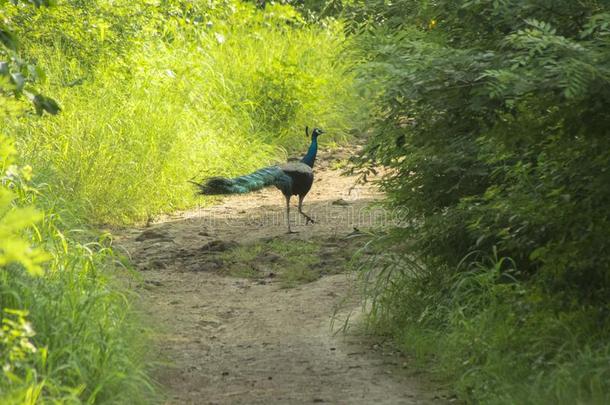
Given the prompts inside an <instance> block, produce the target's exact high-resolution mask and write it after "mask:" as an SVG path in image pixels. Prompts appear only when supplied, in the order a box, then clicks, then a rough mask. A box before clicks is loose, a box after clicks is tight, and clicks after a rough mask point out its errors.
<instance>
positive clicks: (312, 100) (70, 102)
mask: <svg viewBox="0 0 610 405" xmlns="http://www.w3.org/2000/svg"><path fill="white" fill-rule="evenodd" d="M289 10H291V9H290V8H289V7H279V6H277V7H274V8H269V9H268V11H267V12H266V13H265V14H263V13H262V12H260V11H255V9H254V7H252V6H250V5H241V4H239V5H237V6H236V12H235V13H233V14H231V15H230V17H229V18H227V19H225V20H222V19H220V18H219V19H213V18H212V22H213V23H214V28H213V30H211V31H210V30H206V29H203V28H200V29H198V30H196V29H194V28H190V27H179V26H171V25H169V26H168V27H165V30H166V32H164V35H165V37H168V36H171V41H167V40H166V39H164V38H163V37H159V36H156V35H154V34H155V33H154V32H152V33H149V34H148V36H146V35H144V37H143V38H141V39H134V40H133V43H132V45H131V47H130V48H131V50H130V51H129V52H128V54H127V55H125V56H123V57H122V58H118V59H117V58H112V59H109V60H102V61H100V62H99V63H98V64H97V65H95V68H94V71H93V72H92V74H91V79H88V80H85V82H84V84H82V85H80V86H76V87H64V86H61V85H59V83H61V81H59V80H58V78H60V77H61V78H64V79H62V81H66V80H67V79H68V78H74V77H79V76H81V75H83V70H84V67H83V66H82V65H81V64H79V63H78V62H77V61H74V60H68V59H67V57H66V56H64V54H62V52H60V50H61V44H60V43H56V44H54V45H53V47H52V50H49V49H47V48H46V47H45V48H33V49H31V50H30V52H31V53H32V54H33V55H35V56H37V57H38V58H39V59H40V60H45V69H46V71H47V76H48V77H49V78H50V79H49V80H48V81H47V82H46V88H45V89H44V91H45V92H46V93H48V94H53V96H54V97H55V98H56V99H57V100H58V101H59V102H60V104H61V106H62V107H63V111H62V113H61V114H59V115H58V116H56V117H47V118H46V119H44V120H9V121H8V122H6V123H5V125H6V127H7V131H10V132H11V133H13V134H15V137H16V138H17V140H18V142H19V149H20V151H21V155H22V159H23V161H25V162H28V163H29V164H31V165H32V166H33V167H34V172H35V173H36V180H37V182H40V183H46V184H48V185H49V187H50V188H51V191H50V193H51V194H52V195H53V196H55V197H56V198H57V199H58V200H59V201H60V204H61V205H62V206H63V207H66V208H69V209H70V210H72V211H73V212H75V213H76V214H75V215H76V216H77V217H80V218H86V219H87V221H89V222H93V223H114V224H116V223H129V222H133V221H140V220H143V219H146V218H147V217H150V216H154V215H155V214H157V213H161V212H167V211H172V210H176V209H182V208H187V207H191V206H193V205H194V204H197V203H198V202H200V201H201V200H200V199H197V198H195V197H194V195H193V188H192V186H191V185H190V184H189V183H188V182H187V180H189V179H191V178H196V179H201V178H203V177H206V176H211V175H235V174H238V173H245V172H248V171H250V170H253V169H255V168H257V167H260V166H262V165H266V164H269V163H272V162H274V161H281V160H285V159H286V157H287V156H288V155H293V154H300V153H302V151H303V150H305V149H306V148H307V144H308V140H307V138H306V137H305V134H304V127H305V125H309V126H310V127H312V126H320V127H323V128H325V129H326V130H327V133H328V136H326V135H325V138H324V139H321V142H322V144H325V143H327V142H333V141H334V140H338V139H345V137H346V133H347V132H346V131H347V129H349V128H350V127H351V125H350V124H349V123H348V122H347V121H346V113H347V111H348V110H350V109H353V108H356V105H357V104H356V103H355V101H354V97H353V96H352V94H350V92H351V87H352V77H351V76H350V74H347V73H346V67H345V66H344V65H342V64H341V63H338V62H337V55H338V53H339V51H340V49H341V47H342V42H343V41H344V38H343V35H342V33H341V29H342V27H341V25H340V24H338V23H333V24H331V25H330V26H329V27H327V28H323V27H319V26H315V25H311V26H309V25H302V24H300V25H296V26H290V25H286V24H279V23H277V24H276V23H275V22H274V18H277V19H278V21H281V18H282V16H283V15H285V14H289V15H292V14H290V11H289ZM269 23H271V25H269ZM217 33H218V34H222V35H223V37H224V42H223V43H219V42H218V40H217V37H216V34H217ZM53 49H54V50H53Z"/></svg>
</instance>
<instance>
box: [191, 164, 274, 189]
mask: <svg viewBox="0 0 610 405" xmlns="http://www.w3.org/2000/svg"><path fill="white" fill-rule="evenodd" d="M282 175H283V172H282V169H280V168H279V167H278V166H269V167H265V168H262V169H259V170H257V171H255V172H254V173H250V174H247V175H245V176H239V177H233V178H227V177H212V178H209V179H207V180H206V181H205V182H204V183H201V184H200V183H195V184H196V185H197V186H198V187H199V194H205V195H216V194H243V193H248V192H250V191H255V190H260V189H261V188H263V187H267V186H271V185H274V184H277V182H278V179H279V178H280V177H281V176H282Z"/></svg>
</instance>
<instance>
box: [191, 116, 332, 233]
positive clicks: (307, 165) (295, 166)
mask: <svg viewBox="0 0 610 405" xmlns="http://www.w3.org/2000/svg"><path fill="white" fill-rule="evenodd" d="M305 132H306V133H307V134H308V131H307V128H306V129H305ZM323 133H324V131H322V130H320V129H318V128H314V130H313V132H312V133H311V145H310V146H309V150H308V151H307V154H306V155H305V156H304V157H303V158H302V159H301V160H300V161H299V162H291V163H285V164H282V165H274V166H269V167H264V168H262V169H259V170H257V171H255V172H253V173H250V174H247V175H245V176H239V177H234V178H226V177H212V178H210V179H208V180H206V181H205V182H204V183H202V184H198V183H196V184H197V185H198V186H199V192H200V194H205V195H217V194H243V193H249V192H250V191H255V190H260V189H261V188H263V187H268V186H276V187H277V188H278V189H279V190H280V191H281V192H282V194H284V197H285V198H286V218H287V221H288V232H289V233H292V229H291V228H290V198H291V197H292V196H293V195H297V196H299V213H300V214H301V215H303V216H304V217H305V219H306V224H308V223H310V222H311V223H313V222H314V220H313V219H312V218H311V217H310V216H309V215H307V214H305V213H304V212H303V209H302V206H303V199H304V198H305V196H306V195H307V193H309V190H310V189H311V185H312V184H313V165H314V163H315V161H316V155H317V152H318V136H319V135H320V134H323ZM308 135H309V134H308Z"/></svg>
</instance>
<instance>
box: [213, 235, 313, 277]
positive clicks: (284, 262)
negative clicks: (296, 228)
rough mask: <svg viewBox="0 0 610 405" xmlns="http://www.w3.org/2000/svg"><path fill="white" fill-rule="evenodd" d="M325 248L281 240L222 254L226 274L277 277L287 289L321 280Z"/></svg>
mask: <svg viewBox="0 0 610 405" xmlns="http://www.w3.org/2000/svg"><path fill="white" fill-rule="evenodd" d="M320 249H321V245H320V244H318V243H316V242H312V241H298V242H295V241H292V240H288V241H283V240H279V239H275V240H271V241H268V242H262V243H255V244H251V245H244V246H238V247H236V248H234V249H232V250H229V251H227V252H224V253H222V254H221V256H220V258H221V260H222V261H223V264H224V267H223V272H226V273H228V274H230V275H232V276H235V277H245V278H253V279H264V278H276V277H277V279H278V280H279V282H280V285H281V286H282V287H284V288H293V287H296V286H298V285H300V284H303V283H309V282H312V281H315V280H317V279H318V278H320V276H321V275H322V271H323V269H322V268H321V267H320V266H319V265H320V256H319V253H320Z"/></svg>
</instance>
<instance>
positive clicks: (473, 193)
mask: <svg viewBox="0 0 610 405" xmlns="http://www.w3.org/2000/svg"><path fill="white" fill-rule="evenodd" d="M346 12H347V13H351V14H350V15H351V16H352V21H354V23H353V24H352V25H351V26H350V30H351V32H353V33H354V38H355V40H354V44H355V46H354V47H353V48H352V57H353V58H356V59H357V60H360V61H362V63H361V65H360V66H359V67H358V71H359V76H360V80H359V81H360V82H362V83H366V85H365V86H363V91H366V92H367V93H368V94H371V95H372V96H373V97H374V98H375V103H376V106H377V107H376V109H375V110H374V111H373V113H372V115H371V119H370V127H371V131H372V134H373V135H372V137H371V139H370V140H369V142H368V145H367V147H366V150H365V151H364V152H363V154H362V156H361V157H360V167H361V168H362V170H364V171H366V170H367V169H368V168H369V167H371V166H373V167H374V166H375V165H383V166H385V167H388V168H389V169H390V170H387V171H386V176H385V177H384V178H383V180H382V182H381V184H382V187H383V189H384V191H386V192H387V193H388V196H389V201H388V202H389V204H390V205H392V206H396V207H401V208H403V209H405V208H406V209H407V210H408V212H409V213H410V214H411V216H412V223H411V225H410V226H409V227H406V228H403V229H400V230H396V231H395V234H396V235H394V236H395V237H394V238H391V240H392V241H394V242H388V243H390V244H395V243H396V242H395V241H396V240H399V241H400V240H408V241H409V243H406V244H405V243H402V244H401V243H399V245H398V249H399V250H400V249H402V250H403V254H405V255H408V257H416V259H417V262H418V264H419V266H418V267H417V270H413V271H404V270H400V267H401V266H400V265H397V270H396V271H394V272H393V275H392V277H391V279H392V280H393V283H396V284H397V285H400V286H402V288H400V289H395V288H393V287H391V286H389V287H388V290H384V288H380V289H375V290H374V291H375V292H376V294H377V295H376V297H377V299H378V301H377V302H378V306H377V309H376V311H375V312H373V314H372V315H373V317H374V319H376V320H377V321H378V323H377V325H378V326H380V327H383V329H388V328H389V329H390V330H391V331H392V333H394V334H396V335H397V336H403V335H405V336H406V335H410V336H411V337H413V336H416V335H418V334H419V335H418V336H419V338H413V340H414V341H418V340H421V341H422V342H430V341H431V340H430V339H426V338H424V337H423V336H426V335H427V334H428V333H434V334H438V336H442V338H440V339H439V341H440V342H442V344H450V347H449V348H447V349H445V350H441V352H442V353H444V354H446V355H448V356H453V360H454V361H449V362H445V365H446V366H445V367H443V368H444V369H445V372H447V373H449V374H451V375H452V376H453V378H455V379H457V380H459V381H467V382H465V383H464V384H463V385H460V387H461V392H462V394H463V395H464V396H465V397H466V398H469V399H471V400H475V399H478V400H484V401H489V402H494V401H498V402H506V403H511V402H512V403H514V402H518V403H521V401H525V402H533V403H536V402H537V400H539V402H545V401H551V400H552V399H553V400H557V401H559V402H565V403H570V402H571V401H575V400H576V401H585V402H594V403H597V402H599V403H602V402H603V400H604V399H607V396H608V395H609V394H608V390H609V387H608V386H607V385H606V384H605V383H603V381H604V380H603V378H602V379H600V378H599V376H600V375H604V376H606V375H607V374H608V370H609V369H608V367H607V366H603V359H607V350H608V346H607V344H606V340H607V338H608V336H610V335H609V332H610V331H609V329H608V325H609V324H610V322H609V321H610V319H609V317H608V315H609V314H610V302H609V301H608V297H610V272H609V271H608V270H609V269H610V253H609V252H610V246H609V244H608V238H607V235H608V232H609V230H610V217H609V214H608V209H607V203H608V201H609V199H610V186H609V184H610V174H609V172H608V169H607V168H608V163H610V152H609V151H610V144H609V142H610V141H609V138H608V136H607V135H608V130H607V128H608V127H609V124H610V113H609V111H610V108H609V107H610V98H608V94H610V92H609V91H608V90H610V74H609V73H610V71H609V70H608V66H610V63H609V62H610V52H609V51H608V49H610V48H609V47H608V45H609V42H608V41H609V38H610V35H609V34H610V31H608V27H610V8H609V7H608V5H607V4H606V3H605V2H601V1H586V2H579V3H574V2H571V1H559V2H553V7H552V8H550V7H549V6H548V2H546V1H539V0H520V1H517V2H509V1H492V0H489V1H487V0H481V1H464V2H453V1H434V2H431V1H408V0H404V1H398V2H394V3H392V4H391V5H387V4H386V3H385V2H380V1H379V2H377V1H375V2H356V4H355V5H354V6H353V7H350V8H349V10H348V11H346ZM481 251H482V252H490V251H495V252H497V253H496V254H495V256H496V257H510V258H511V261H510V263H512V264H511V265H510V266H508V265H507V264H506V263H507V262H506V261H502V263H504V266H506V268H505V267H501V268H499V270H498V271H499V275H496V276H493V275H494V274H496V273H494V272H493V271H492V269H495V267H494V265H491V266H489V265H484V264H481V259H479V258H477V257H475V256H473V252H481ZM465 258H466V259H465ZM464 261H466V262H470V261H472V262H474V263H475V264H476V263H478V264H479V265H480V266H481V268H480V269H479V272H480V273H481V277H483V278H484V279H485V280H486V281H485V286H486V287H485V288H481V289H474V290H471V291H469V294H468V297H470V299H472V302H470V303H467V304H464V306H463V309H462V310H460V309H459V308H461V307H460V306H458V307H457V308H456V307H455V305H456V302H455V300H456V299H457V298H458V297H457V296H456V294H458V292H459V291H456V288H457V287H456V286H458V285H462V284H463V283H465V282H467V280H471V281H472V278H471V276H469V274H470V273H469V272H468V271H467V270H466V269H468V266H463V265H462V263H463V262H464ZM498 262H499V261H498ZM376 266H377V265H376V264H374V265H372V267H373V268H374V267H376ZM509 268H510V269H512V271H511V272H508V269H509ZM424 269H425V270H424ZM413 272H415V273H417V275H416V276H413ZM477 274H478V273H477ZM504 274H509V275H510V277H509V278H506V277H505V276H503V275H504ZM492 276H493V277H492ZM477 277H478V276H477ZM479 281H480V280H479ZM477 282H478V281H477ZM413 283H415V284H414V285H415V286H416V287H412V286H411V285H412V284H413ZM515 289H516V290H515ZM516 291H519V293H518V294H517V293H516ZM532 300H533V301H534V303H535V304H532V302H531V301H532ZM520 308H525V309H520ZM511 314H513V315H514V316H516V318H513V315H511ZM520 316H521V318H520ZM523 317H524V318H523ZM427 319H429V320H430V321H434V322H432V323H431V324H429V325H426V320H427ZM384 325H385V327H384ZM395 325H399V327H397V326H395ZM558 325H559V326H558ZM558 328H559V329H558ZM409 329H411V331H408V330H409ZM568 329H571V330H573V332H572V333H573V336H571V340H570V342H569V345H568V344H567V343H566V342H562V344H559V343H557V344H555V343H553V344H549V346H548V347H544V345H543V344H542V343H541V341H543V340H544V339H553V337H554V336H557V335H558V333H559V331H560V330H568ZM420 332H421V333H420ZM477 339H479V340H477ZM481 339H482V340H481ZM474 341H477V342H480V343H481V344H475V343H473V342H474ZM537 342H538V343H537ZM435 347H436V346H435ZM422 350H423V349H422ZM536 356H541V358H542V360H541V362H540V363H536V358H537V357H536ZM595 356H599V358H596V357H595ZM598 360H600V361H598ZM441 361H443V360H441ZM461 362H466V363H464V364H468V366H467V367H462V366H460V364H462V363H461ZM587 365H588V366H587ZM589 366H590V367H591V369H586V367H589ZM559 370H563V371H561V372H560V371H559ZM567 370H570V371H567ZM577 370H579V372H581V373H582V375H583V376H584V377H582V378H581V377H579V376H578V375H577V374H570V375H569V377H567V378H566V376H568V374H569V373H571V372H577ZM511 372H514V373H515V375H516V376H519V378H514V379H511V378H508V379H506V381H507V383H506V384H501V383H500V378H499V377H498V376H502V377H505V376H506V375H508V374H510V373H511ZM561 373H568V374H563V375H562V377H560V375H561ZM537 376H538V377H540V380H537V379H536V378H537ZM569 378H574V381H572V382H570V381H569ZM576 381H579V384H580V385H578V387H576V386H575V385H574V384H576ZM544 384H547V386H548V387H553V388H552V389H553V390H554V391H553V392H552V393H551V392H547V391H545V390H546V388H544ZM518 385H522V386H523V387H524V388H519V389H521V390H522V392H524V393H525V394H524V395H523V396H521V394H517V393H516V391H517V388H516V387H517V386H518ZM507 387H508V388H507ZM511 387H512V388H511ZM511 389H512V391H511ZM538 390H541V391H538ZM543 391H544V392H543ZM537 394H540V396H539V397H537V396H536V395H537ZM527 395H530V396H529V397H528V396H527ZM528 398H529V399H528ZM543 399H544V400H543Z"/></svg>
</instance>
